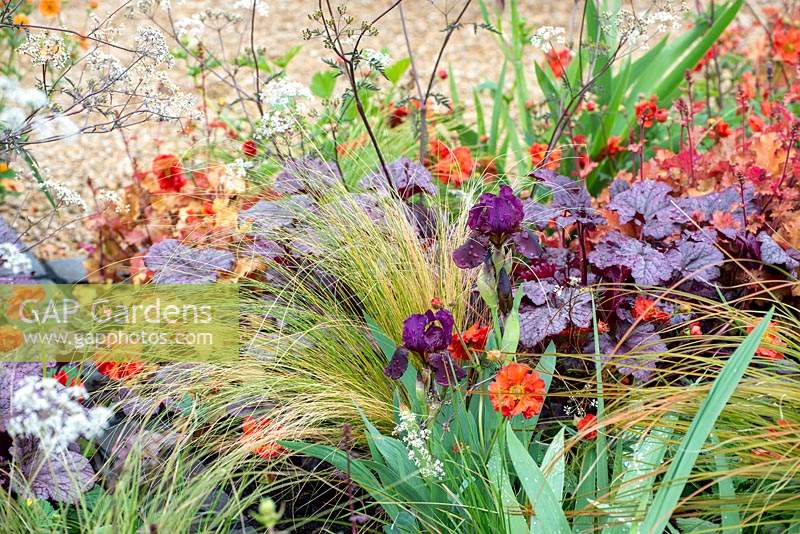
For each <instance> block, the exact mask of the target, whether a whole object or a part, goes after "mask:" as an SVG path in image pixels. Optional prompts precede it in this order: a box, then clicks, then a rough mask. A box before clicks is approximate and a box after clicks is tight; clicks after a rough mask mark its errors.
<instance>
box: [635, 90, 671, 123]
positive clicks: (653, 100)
mask: <svg viewBox="0 0 800 534" xmlns="http://www.w3.org/2000/svg"><path fill="white" fill-rule="evenodd" d="M634 109H635V111H636V120H637V121H639V124H641V125H642V126H644V127H645V128H650V127H651V126H653V121H658V122H666V120H667V119H668V118H669V112H668V111H667V110H666V109H659V108H658V98H657V97H656V95H653V96H651V97H650V100H642V101H640V102H639V103H638V104H636V106H635V108H634Z"/></svg>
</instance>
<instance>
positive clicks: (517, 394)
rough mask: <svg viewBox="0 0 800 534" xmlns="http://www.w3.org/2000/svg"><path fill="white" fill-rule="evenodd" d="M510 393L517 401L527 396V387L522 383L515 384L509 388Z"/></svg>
mask: <svg viewBox="0 0 800 534" xmlns="http://www.w3.org/2000/svg"><path fill="white" fill-rule="evenodd" d="M508 394H509V395H511V396H512V397H513V398H514V400H515V401H520V400H522V397H524V396H525V388H524V387H523V386H522V384H515V385H513V386H511V388H510V389H509V390H508Z"/></svg>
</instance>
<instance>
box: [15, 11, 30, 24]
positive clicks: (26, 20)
mask: <svg viewBox="0 0 800 534" xmlns="http://www.w3.org/2000/svg"><path fill="white" fill-rule="evenodd" d="M11 22H13V23H14V24H16V25H17V26H24V25H26V24H30V23H31V19H30V17H28V15H26V14H25V13H17V14H16V15H14V18H13V19H12V20H11Z"/></svg>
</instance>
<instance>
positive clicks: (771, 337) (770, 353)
mask: <svg viewBox="0 0 800 534" xmlns="http://www.w3.org/2000/svg"><path fill="white" fill-rule="evenodd" d="M754 328H755V327H754V326H748V327H747V333H748V334H749V333H750V332H752V331H753V329H754ZM775 329H776V325H775V323H769V326H768V327H767V331H766V332H764V337H763V338H761V341H762V342H763V343H766V344H768V345H772V346H774V347H785V346H786V343H784V342H783V341H781V338H779V337H778V336H777V335H776V334H775ZM756 356H761V357H762V358H767V359H768V360H782V359H783V358H784V356H783V353H782V352H779V351H777V350H775V349H771V348H768V347H764V346H763V345H761V346H759V347H758V348H757V349H756Z"/></svg>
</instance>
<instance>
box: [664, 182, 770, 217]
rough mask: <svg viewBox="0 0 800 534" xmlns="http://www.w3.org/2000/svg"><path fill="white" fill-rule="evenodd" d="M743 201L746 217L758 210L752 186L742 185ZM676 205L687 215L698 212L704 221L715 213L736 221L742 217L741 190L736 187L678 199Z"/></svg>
mask: <svg viewBox="0 0 800 534" xmlns="http://www.w3.org/2000/svg"><path fill="white" fill-rule="evenodd" d="M744 201H745V202H746V203H747V213H748V216H749V215H752V214H754V213H758V212H759V211H760V210H759V208H758V205H757V204H756V202H755V189H754V187H753V185H752V184H749V183H748V184H744ZM676 203H677V204H678V205H679V206H680V207H681V209H682V210H683V211H685V212H686V213H687V214H688V215H690V216H691V215H692V214H693V213H695V212H699V213H700V214H701V215H702V216H703V217H704V218H705V219H707V220H708V219H711V217H712V216H713V215H714V213H716V212H722V213H732V214H734V217H736V218H737V220H741V217H742V215H743V214H742V189H740V188H739V186H738V185H735V186H731V187H728V188H725V189H723V190H722V191H714V192H712V193H708V194H705V195H699V196H695V197H687V198H680V199H677V200H676Z"/></svg>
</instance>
